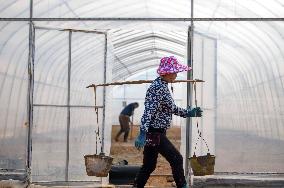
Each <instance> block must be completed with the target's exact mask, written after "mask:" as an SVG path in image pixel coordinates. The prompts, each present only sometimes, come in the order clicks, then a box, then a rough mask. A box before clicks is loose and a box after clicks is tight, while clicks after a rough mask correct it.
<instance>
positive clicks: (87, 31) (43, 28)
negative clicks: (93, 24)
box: [35, 26, 107, 35]
mask: <svg viewBox="0 0 284 188" xmlns="http://www.w3.org/2000/svg"><path fill="white" fill-rule="evenodd" d="M35 29H42V30H55V31H72V32H83V33H95V34H103V35H106V34H107V32H106V31H96V30H86V29H71V28H56V27H44V26H35Z"/></svg>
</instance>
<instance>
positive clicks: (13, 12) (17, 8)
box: [0, 0, 30, 18]
mask: <svg viewBox="0 0 284 188" xmlns="http://www.w3.org/2000/svg"><path fill="white" fill-rule="evenodd" d="M28 17H30V0H11V1H5V0H2V1H0V18H28Z"/></svg>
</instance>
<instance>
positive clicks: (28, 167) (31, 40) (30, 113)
mask: <svg viewBox="0 0 284 188" xmlns="http://www.w3.org/2000/svg"><path fill="white" fill-rule="evenodd" d="M32 17H33V0H30V21H29V57H28V79H29V82H28V96H27V102H28V105H27V107H28V109H27V119H28V131H27V136H28V138H27V159H26V173H27V181H28V183H30V182H31V161H32V128H33V89H34V51H35V49H34V43H35V28H34V25H33V22H32Z"/></svg>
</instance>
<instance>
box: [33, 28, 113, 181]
mask: <svg viewBox="0 0 284 188" xmlns="http://www.w3.org/2000/svg"><path fill="white" fill-rule="evenodd" d="M35 36H36V38H35V63H34V64H35V66H34V72H35V81H34V82H35V84H34V85H35V89H34V105H35V106H34V122H33V123H34V127H33V135H32V140H33V151H32V180H33V181H65V180H66V177H67V176H68V181H72V180H94V178H93V177H88V176H87V175H86V172H85V165H84V155H86V154H95V153H97V154H99V153H100V152H101V145H102V134H103V132H102V131H103V129H102V123H103V121H104V120H103V118H104V117H103V110H102V109H101V108H100V109H99V116H98V123H97V116H96V113H95V108H94V105H95V95H94V91H93V88H89V89H87V88H86V86H88V85H90V84H92V83H103V82H104V76H105V75H104V74H106V79H107V80H106V81H109V80H111V77H110V73H111V72H110V71H111V61H112V59H111V58H109V59H108V62H109V63H107V65H106V67H107V68H108V70H107V71H106V72H105V71H104V55H105V35H102V34H100V35H99V34H95V33H83V32H72V34H71V41H70V43H69V37H70V32H69V31H55V30H48V29H36V32H35ZM69 44H71V49H70V50H71V64H70V65H71V66H70V67H69V66H68V63H69ZM109 48H110V49H111V46H109ZM108 55H109V54H108ZM68 67H69V68H70V72H68V69H69V68H68ZM68 75H69V76H70V82H71V84H70V132H69V133H68V126H67V125H68V113H67V111H68V108H67V105H68V101H67V99H68V92H69V91H68ZM108 91H109V90H108V89H107V90H106V95H107V96H106V107H107V108H106V110H108V109H109V107H108V106H109V104H108V103H109V102H110V101H111V100H110V97H108V96H109V95H110V94H109V92H108ZM102 105H103V88H98V89H97V106H102ZM108 116H109V115H108V114H106V116H105V117H106V119H105V125H108V124H109V122H108V121H109V120H108V119H109V118H108V119H107V117H108ZM106 127H107V126H106ZM96 131H97V132H99V135H96ZM105 133H106V135H105V138H106V140H105V149H104V152H105V153H106V154H108V153H109V148H110V141H108V139H109V138H110V128H106V131H105ZM67 134H69V142H68V140H67ZM68 146H69V153H68V150H67V147H68ZM95 179H96V178H95Z"/></svg>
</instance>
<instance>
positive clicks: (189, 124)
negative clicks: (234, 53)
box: [185, 0, 194, 185]
mask: <svg viewBox="0 0 284 188" xmlns="http://www.w3.org/2000/svg"><path fill="white" fill-rule="evenodd" d="M190 15H191V22H190V26H189V28H188V33H187V65H188V66H190V67H192V70H191V71H189V72H188V73H187V79H188V80H192V79H193V27H194V25H193V0H191V14H190ZM187 106H192V85H191V84H190V83H187ZM191 138H192V120H191V118H187V119H186V154H185V157H186V160H185V167H186V168H185V174H186V175H188V178H189V180H188V183H189V184H190V185H191V184H192V182H191V172H190V164H189V157H190V156H189V155H190V153H191V145H192V143H191Z"/></svg>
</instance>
